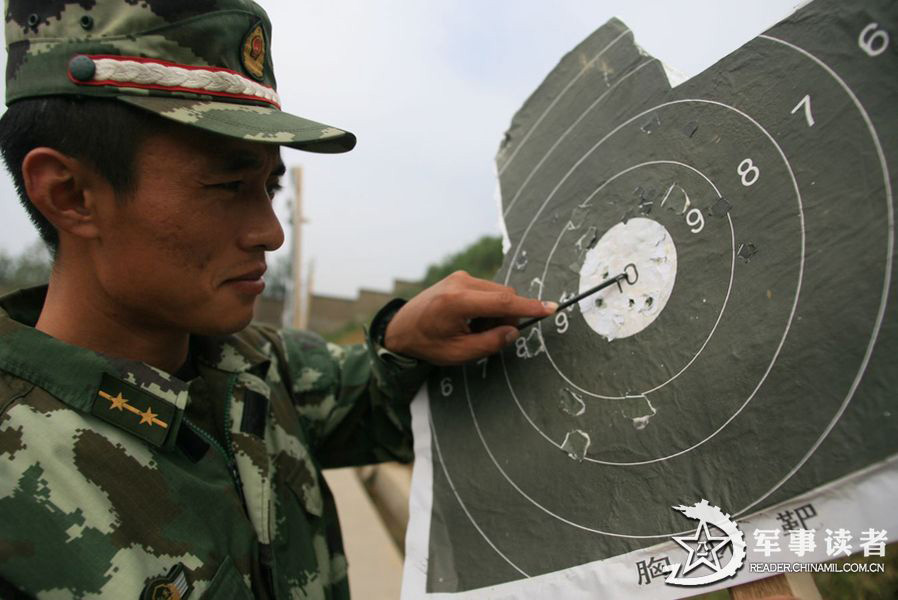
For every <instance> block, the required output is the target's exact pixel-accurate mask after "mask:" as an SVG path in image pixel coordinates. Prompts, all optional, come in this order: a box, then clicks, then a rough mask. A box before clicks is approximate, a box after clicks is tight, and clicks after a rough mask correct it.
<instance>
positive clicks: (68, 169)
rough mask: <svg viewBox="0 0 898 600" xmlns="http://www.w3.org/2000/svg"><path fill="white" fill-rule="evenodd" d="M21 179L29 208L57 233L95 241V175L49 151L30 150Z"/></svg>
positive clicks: (60, 154)
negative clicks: (45, 220) (44, 218)
mask: <svg viewBox="0 0 898 600" xmlns="http://www.w3.org/2000/svg"><path fill="white" fill-rule="evenodd" d="M22 179H23V181H24V184H25V191H26V193H27V194H28V198H29V199H30V200H31V202H32V204H34V206H35V207H36V208H37V209H38V210H39V211H40V212H41V214H42V215H44V217H46V219H47V220H48V221H50V223H52V224H53V226H54V227H55V228H56V230H57V231H58V232H59V233H60V235H62V234H63V232H65V233H68V234H71V235H74V236H77V237H80V238H94V237H97V235H98V233H99V230H98V228H97V214H96V210H97V202H96V200H97V198H96V194H95V193H94V192H95V188H96V185H95V184H96V175H95V173H94V171H93V169H90V168H89V167H87V165H85V164H84V163H83V162H82V161H80V160H78V159H75V158H72V157H70V156H66V155H65V154H62V153H61V152H59V151H57V150H54V149H52V148H46V147H39V148H34V149H33V150H31V151H30V152H29V153H28V154H27V155H25V159H24V160H23V161H22Z"/></svg>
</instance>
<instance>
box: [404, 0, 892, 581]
mask: <svg viewBox="0 0 898 600" xmlns="http://www.w3.org/2000/svg"><path fill="white" fill-rule="evenodd" d="M896 25H898V5H896V4H894V3H891V2H887V1H868V2H863V3H840V2H835V1H832V0H817V1H816V2H814V3H812V4H809V5H807V6H805V7H803V8H802V9H800V10H799V11H798V12H797V13H796V14H794V15H793V16H791V17H790V18H788V19H787V20H786V21H784V22H782V23H780V24H779V25H777V26H775V27H773V28H772V29H771V30H769V31H768V32H766V33H765V34H763V35H761V36H759V37H757V38H756V39H754V40H753V41H751V42H749V43H748V44H747V45H745V46H744V47H742V48H740V49H739V50H737V51H736V52H734V53H733V54H731V55H729V56H727V57H726V58H724V59H723V60H721V61H720V62H719V63H717V64H715V65H714V66H713V67H711V68H710V69H708V70H707V71H705V72H704V73H702V74H701V75H699V76H697V77H695V78H693V79H691V80H689V81H687V82H685V83H682V84H681V85H679V86H677V87H674V88H671V86H670V84H669V83H668V79H667V77H666V76H665V72H664V69H663V67H662V66H661V64H660V63H659V61H658V60H656V59H654V58H653V57H651V56H648V55H647V54H645V53H644V52H643V51H642V50H641V49H640V48H639V47H638V46H637V45H636V44H635V42H634V38H633V34H632V33H631V32H630V31H629V30H628V29H627V28H626V26H625V25H624V24H623V23H621V22H619V21H617V20H612V21H610V22H609V23H607V24H606V25H604V26H603V27H601V28H600V29H599V30H597V31H596V32H595V33H594V34H592V35H591V36H590V37H589V38H588V39H586V40H585V41H584V42H582V43H581V44H580V45H579V46H577V47H576V48H575V49H574V50H573V51H572V52H571V53H569V54H568V55H567V56H565V57H564V59H563V60H562V61H561V63H560V64H559V65H558V67H557V68H556V69H555V70H554V71H553V72H552V73H550V74H549V76H548V77H547V78H546V80H545V82H544V83H543V84H542V85H541V86H540V87H539V88H538V89H537V90H536V91H535V92H534V94H533V95H532V96H531V97H530V98H529V99H528V100H527V102H526V103H525V104H524V106H523V107H522V108H521V109H520V111H519V112H518V113H517V115H516V116H515V117H514V120H513V122H512V125H511V128H510V129H509V131H508V134H507V135H506V139H505V140H504V142H503V144H502V146H501V149H500V151H499V154H498V157H497V161H496V162H497V169H498V174H499V180H500V186H501V197H502V211H503V217H504V222H505V225H506V228H507V232H508V236H509V238H510V242H511V246H510V248H509V249H508V251H507V253H506V257H505V264H504V266H503V268H502V270H501V271H500V273H499V274H498V275H497V278H496V279H497V281H500V282H503V283H506V284H507V285H510V286H513V287H514V288H515V289H516V290H518V291H519V292H520V293H522V294H526V295H531V296H533V297H539V298H541V299H544V300H554V301H562V300H564V299H566V298H570V297H571V296H573V295H574V294H577V293H579V292H580V291H583V290H585V289H587V288H589V287H591V286H592V285H595V284H596V283H599V282H600V281H602V280H604V279H607V278H608V277H610V276H614V275H616V274H618V273H620V272H622V271H623V270H624V268H625V266H626V265H628V264H633V265H635V267H636V270H637V271H638V280H636V281H635V282H634V283H632V284H630V283H623V284H622V285H621V286H620V288H618V287H616V286H611V287H609V288H607V289H605V290H603V291H602V292H600V293H598V294H597V295H595V296H592V297H589V298H586V299H584V300H582V301H580V302H579V304H577V305H575V306H573V307H571V308H570V309H568V310H566V311H563V312H562V313H560V314H558V315H556V316H555V317H554V318H547V319H544V320H543V321H541V322H540V323H539V324H537V325H535V326H533V327H532V328H531V329H529V330H526V331H524V333H523V335H522V337H521V338H520V339H519V340H518V341H517V344H515V345H514V346H513V347H509V348H508V349H507V350H506V351H505V352H503V353H502V354H500V355H496V356H493V357H491V358H490V359H489V360H484V361H481V362H479V363H476V364H470V365H466V366H465V367H461V368H453V369H441V370H440V371H439V373H437V374H436V375H435V376H434V377H433V378H432V380H431V382H430V384H429V389H428V394H427V395H428V396H429V403H428V409H429V412H428V413H427V417H428V421H429V429H430V430H429V432H428V433H430V436H429V437H430V439H429V440H427V443H429V444H430V448H431V462H430V464H429V466H428V468H430V469H432V488H431V491H432V499H431V505H430V511H429V515H428V521H427V522H428V523H429V528H428V530H427V532H426V534H427V536H426V540H427V552H426V566H422V565H424V564H425V563H424V562H421V563H420V564H419V565H417V568H418V569H419V570H421V571H422V572H425V571H426V591H427V592H429V593H440V592H443V593H450V594H451V593H455V592H464V591H467V590H474V589H478V588H484V587H486V586H492V585H497V584H503V583H507V582H514V581H517V580H522V579H527V578H532V577H535V576H539V575H543V574H547V573H552V572H556V571H563V570H565V569H570V568H572V567H576V566H578V565H585V564H598V563H596V561H602V560H605V559H609V558H612V557H616V556H620V555H624V554H626V553H629V552H632V551H634V550H637V549H641V548H648V547H652V546H655V545H657V544H660V543H663V542H666V541H668V540H669V539H670V536H671V535H673V534H679V533H681V532H682V531H683V530H684V529H685V528H687V527H688V525H685V526H684V523H683V520H682V519H681V518H678V515H677V514H676V513H675V512H674V511H672V510H671V508H670V507H671V506H672V505H675V504H684V503H692V502H694V501H696V500H698V499H699V498H706V499H708V500H709V501H710V502H711V503H712V504H715V505H717V506H720V507H722V508H723V509H725V510H726V511H728V512H729V513H731V514H733V516H734V517H737V518H740V519H742V518H745V517H748V516H750V515H752V514H756V513H758V512H760V511H763V510H764V509H767V508H769V507H772V506H775V505H778V504H780V503H783V502H785V501H789V500H790V499H793V498H796V497H798V496H800V495H802V494H807V493H812V492H813V491H814V490H817V489H820V488H821V486H825V485H827V484H831V482H834V481H837V480H840V478H845V477H848V476H851V475H852V474H857V473H858V472H860V471H862V470H863V469H865V468H866V467H869V466H870V465H874V464H877V463H880V462H881V461H885V460H887V459H889V458H890V457H892V456H894V455H895V454H896V451H898V436H896V435H895V434H896V426H895V419H896V418H898V415H896V414H895V411H896V392H895V390H896V387H898V368H896V358H895V357H896V356H898V348H896V346H898V344H896V335H895V329H896V323H898V321H896V310H895V302H894V300H895V298H894V284H893V275H894V268H895V267H894V258H895V246H894V233H895V229H894V198H893V186H894V183H895V181H894V171H895V169H896V168H898V166H896V164H895V159H896V157H898V148H896V145H898V119H896V106H898V79H896V75H898V53H896V50H895V43H896V40H895V39H894V36H895V35H898V27H896ZM419 414H421V413H419ZM416 468H417V467H416ZM892 473H893V475H894V470H893V471H892ZM818 510H819V511H820V513H821V518H823V517H824V516H825V515H824V513H825V506H824V505H823V504H821V505H820V506H818ZM857 510H858V511H860V512H863V511H864V510H865V507H863V506H857ZM413 518H414V517H413ZM891 533H893V534H894V533H896V532H891ZM622 573H624V574H623V575H620V577H621V578H623V579H624V580H626V578H627V577H630V578H631V579H632V582H631V584H632V585H633V587H634V589H635V588H637V587H638V586H637V581H636V577H635V571H633V569H632V566H628V567H627V570H626V571H625V572H623V571H622ZM634 597H635V596H634Z"/></svg>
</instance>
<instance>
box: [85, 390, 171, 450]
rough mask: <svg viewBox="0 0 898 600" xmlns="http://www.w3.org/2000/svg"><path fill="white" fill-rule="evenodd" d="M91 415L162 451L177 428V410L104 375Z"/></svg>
mask: <svg viewBox="0 0 898 600" xmlns="http://www.w3.org/2000/svg"><path fill="white" fill-rule="evenodd" d="M90 412H91V414H92V415H94V416H95V417H99V418H100V419H103V420H104V421H106V422H107V423H111V424H112V425H115V426H116V427H118V428H120V429H124V430H125V431H127V432H129V433H132V434H134V435H136V436H137V437H139V438H141V439H143V440H145V441H147V442H149V443H151V444H153V445H155V446H158V447H160V448H161V447H162V446H164V445H165V441H166V439H168V436H169V434H170V433H171V431H172V430H173V429H174V427H173V425H174V424H175V418H176V417H177V413H178V408H177V407H176V406H175V405H173V404H170V403H169V402H166V401H165V400H162V399H161V398H157V397H155V396H153V395H151V394H148V393H146V392H144V391H143V390H141V389H139V388H137V387H134V386H133V385H131V384H128V383H125V382H124V381H121V380H119V379H116V378H115V377H112V376H110V375H108V374H103V379H102V380H101V381H100V389H99V390H98V391H97V397H96V398H94V403H93V406H92V407H91V410H90Z"/></svg>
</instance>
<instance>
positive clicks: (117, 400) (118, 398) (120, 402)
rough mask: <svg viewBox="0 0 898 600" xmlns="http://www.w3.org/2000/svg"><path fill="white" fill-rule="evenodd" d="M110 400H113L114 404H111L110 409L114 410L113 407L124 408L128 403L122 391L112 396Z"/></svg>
mask: <svg viewBox="0 0 898 600" xmlns="http://www.w3.org/2000/svg"><path fill="white" fill-rule="evenodd" d="M109 401H110V402H112V404H110V405H109V410H112V409H113V408H114V409H116V410H123V408H124V406H125V404H127V403H128V401H127V400H125V397H124V396H122V393H121V392H119V393H118V394H117V395H115V396H113V397H112V398H109Z"/></svg>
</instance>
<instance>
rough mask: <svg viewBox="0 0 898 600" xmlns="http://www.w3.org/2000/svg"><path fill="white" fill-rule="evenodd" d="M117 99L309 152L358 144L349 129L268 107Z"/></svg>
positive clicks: (204, 126) (209, 128)
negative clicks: (345, 129)
mask: <svg viewBox="0 0 898 600" xmlns="http://www.w3.org/2000/svg"><path fill="white" fill-rule="evenodd" d="M117 98H118V100H121V101H122V102H127V103H128V104H130V105H132V106H136V107H138V108H142V109H144V110H148V111H150V112H152V113H155V114H157V115H159V116H161V117H165V118H166V119H171V120H172V121H177V122H179V123H183V124H185V125H190V126H192V127H199V128H200V129H204V130H206V131H211V132H212V133H218V134H221V135H226V136H229V137H235V138H240V139H243V140H250V141H254V142H262V143H267V144H279V145H282V146H289V147H290V148H298V149H300V150H307V151H309V152H326V153H338V152H348V151H350V150H352V149H353V147H355V136H354V135H353V134H351V133H349V132H348V131H344V130H342V129H337V128H336V127H331V126H330V125H325V124H324V123H318V122H316V121H310V120H309V119H303V118H302V117H297V116H296V115H291V114H289V113H285V112H283V111H280V110H278V109H276V108H270V107H267V106H256V105H250V104H236V103H233V102H216V101H208V100H191V99H187V98H167V97H161V96H137V95H127V96H125V95H121V96H118V97H117Z"/></svg>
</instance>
